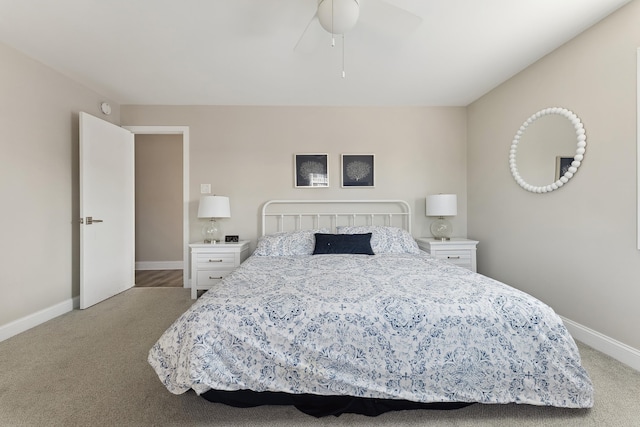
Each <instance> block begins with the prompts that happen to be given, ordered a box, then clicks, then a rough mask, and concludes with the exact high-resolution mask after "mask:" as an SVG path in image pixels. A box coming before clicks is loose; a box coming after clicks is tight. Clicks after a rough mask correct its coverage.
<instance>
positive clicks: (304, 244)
mask: <svg viewBox="0 0 640 427" xmlns="http://www.w3.org/2000/svg"><path fill="white" fill-rule="evenodd" d="M316 233H329V230H328V229H326V228H321V229H317V230H297V231H283V232H280V233H275V234H269V235H266V236H262V237H260V238H259V239H258V246H257V247H256V250H255V252H254V253H253V255H256V256H291V255H312V254H313V249H314V248H315V245H316V237H315V234H316Z"/></svg>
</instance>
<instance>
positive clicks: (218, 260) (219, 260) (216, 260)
mask: <svg viewBox="0 0 640 427" xmlns="http://www.w3.org/2000/svg"><path fill="white" fill-rule="evenodd" d="M209 262H222V260H221V259H210V260H209Z"/></svg>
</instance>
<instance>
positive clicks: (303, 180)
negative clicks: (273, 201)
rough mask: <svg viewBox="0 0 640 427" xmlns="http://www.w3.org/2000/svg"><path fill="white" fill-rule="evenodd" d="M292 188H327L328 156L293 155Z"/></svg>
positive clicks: (319, 154) (315, 154)
mask: <svg viewBox="0 0 640 427" xmlns="http://www.w3.org/2000/svg"><path fill="white" fill-rule="evenodd" d="M293 186H294V187H295V188H327V187H329V155H328V154H326V153H296V154H294V155H293Z"/></svg>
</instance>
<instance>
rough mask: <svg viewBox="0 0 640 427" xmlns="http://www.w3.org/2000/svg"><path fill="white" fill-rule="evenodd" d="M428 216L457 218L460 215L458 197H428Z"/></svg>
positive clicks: (441, 195) (450, 195)
mask: <svg viewBox="0 0 640 427" xmlns="http://www.w3.org/2000/svg"><path fill="white" fill-rule="evenodd" d="M426 213H427V216H455V215H457V214H458V196H456V195H455V194H433V195H431V196H427V205H426Z"/></svg>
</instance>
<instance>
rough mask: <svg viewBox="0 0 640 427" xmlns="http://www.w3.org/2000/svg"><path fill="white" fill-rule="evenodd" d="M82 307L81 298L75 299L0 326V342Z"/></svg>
mask: <svg viewBox="0 0 640 427" xmlns="http://www.w3.org/2000/svg"><path fill="white" fill-rule="evenodd" d="M79 306H80V298H79V297H75V298H72V299H69V300H67V301H63V302H61V303H59V304H56V305H54V306H51V307H49V308H45V309H43V310H40V311H38V312H36V313H33V314H30V315H28V316H25V317H23V318H21V319H18V320H14V321H13V322H11V323H7V324H6V325H2V326H0V342H2V341H4V340H7V339H9V338H11V337H12V336H14V335H18V334H19V333H22V332H24V331H26V330H28V329H31V328H33V327H34V326H38V325H40V324H42V323H44V322H47V321H49V320H51V319H54V318H56V317H58V316H60V315H63V314H65V313H68V312H70V311H71V310H73V309H74V308H78V307H79Z"/></svg>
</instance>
